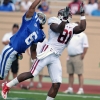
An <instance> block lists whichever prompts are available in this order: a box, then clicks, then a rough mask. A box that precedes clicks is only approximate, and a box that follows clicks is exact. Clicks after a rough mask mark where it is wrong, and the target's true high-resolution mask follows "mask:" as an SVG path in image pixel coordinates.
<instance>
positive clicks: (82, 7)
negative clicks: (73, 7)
mask: <svg viewBox="0 0 100 100" xmlns="http://www.w3.org/2000/svg"><path fill="white" fill-rule="evenodd" d="M80 13H81V14H83V13H85V9H84V3H83V1H82V3H81V5H80Z"/></svg>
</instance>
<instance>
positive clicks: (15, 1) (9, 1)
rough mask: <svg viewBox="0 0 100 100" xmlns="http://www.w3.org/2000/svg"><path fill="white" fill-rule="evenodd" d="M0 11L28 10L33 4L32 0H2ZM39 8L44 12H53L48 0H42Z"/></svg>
mask: <svg viewBox="0 0 100 100" xmlns="http://www.w3.org/2000/svg"><path fill="white" fill-rule="evenodd" d="M0 4H1V5H0V11H8V12H13V11H21V12H26V11H27V10H28V9H29V7H30V6H31V4H32V1H30V0H1V2H0ZM37 10H39V11H42V12H44V13H51V10H50V8H49V3H48V2H47V1H46V0H42V2H41V4H40V5H39V6H38V7H37Z"/></svg>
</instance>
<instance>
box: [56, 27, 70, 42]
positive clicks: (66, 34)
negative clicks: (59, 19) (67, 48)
mask: <svg viewBox="0 0 100 100" xmlns="http://www.w3.org/2000/svg"><path fill="white" fill-rule="evenodd" d="M71 35H72V31H70V32H68V30H66V29H65V30H64V31H63V33H61V34H60V35H59V37H58V42H60V43H65V44H67V43H68V42H69V40H70V38H71Z"/></svg>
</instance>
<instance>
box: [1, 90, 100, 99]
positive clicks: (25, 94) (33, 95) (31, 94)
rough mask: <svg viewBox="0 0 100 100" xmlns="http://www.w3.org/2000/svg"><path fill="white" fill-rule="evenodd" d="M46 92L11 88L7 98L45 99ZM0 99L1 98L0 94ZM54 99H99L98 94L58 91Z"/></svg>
mask: <svg viewBox="0 0 100 100" xmlns="http://www.w3.org/2000/svg"><path fill="white" fill-rule="evenodd" d="M46 95H47V92H43V91H29V90H11V91H10V92H9V94H8V99H7V100H46ZM0 100H3V99H2V98H1V96H0ZM55 100H100V95H93V94H92V95H90V94H89V95H87V94H84V95H75V94H73V95H72V94H63V93H58V95H57V97H56V98H55Z"/></svg>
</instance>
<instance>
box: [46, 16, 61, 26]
mask: <svg viewBox="0 0 100 100" xmlns="http://www.w3.org/2000/svg"><path fill="white" fill-rule="evenodd" d="M52 23H57V24H60V23H61V20H60V19H59V18H57V17H50V18H49V19H48V25H49V24H52Z"/></svg>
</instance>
